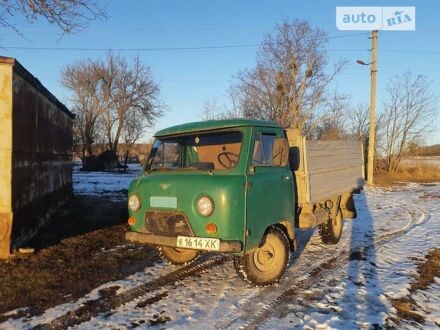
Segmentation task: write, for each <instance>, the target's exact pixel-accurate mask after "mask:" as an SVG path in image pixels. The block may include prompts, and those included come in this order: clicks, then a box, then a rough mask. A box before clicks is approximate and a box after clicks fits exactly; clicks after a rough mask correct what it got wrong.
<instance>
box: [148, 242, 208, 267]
mask: <svg viewBox="0 0 440 330" xmlns="http://www.w3.org/2000/svg"><path fill="white" fill-rule="evenodd" d="M156 250H157V252H158V254H159V256H160V258H161V259H162V260H163V261H165V262H166V263H169V264H173V265H184V264H188V263H190V262H193V261H194V260H196V259H197V258H198V257H199V255H200V252H199V251H198V250H191V249H180V248H173V247H168V246H156Z"/></svg>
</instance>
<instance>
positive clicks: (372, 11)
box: [336, 7, 416, 31]
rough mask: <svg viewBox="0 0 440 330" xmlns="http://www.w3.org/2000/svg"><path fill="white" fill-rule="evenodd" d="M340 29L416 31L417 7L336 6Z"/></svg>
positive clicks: (337, 24)
mask: <svg viewBox="0 0 440 330" xmlns="http://www.w3.org/2000/svg"><path fill="white" fill-rule="evenodd" d="M336 27H337V28H338V29H339V30H351V31H352V30H389V31H398V30H402V31H414V30H415V29H416V7H336Z"/></svg>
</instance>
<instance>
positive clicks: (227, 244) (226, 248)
mask: <svg viewBox="0 0 440 330" xmlns="http://www.w3.org/2000/svg"><path fill="white" fill-rule="evenodd" d="M125 239H126V240H127V241H131V242H138V243H145V244H153V245H161V246H169V247H176V237H173V236H163V235H156V234H145V233H138V232H133V231H129V232H127V233H126V234H125ZM242 247H243V245H242V243H241V241H223V240H220V250H219V252H231V253H233V252H241V251H242Z"/></svg>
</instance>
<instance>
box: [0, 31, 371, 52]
mask: <svg viewBox="0 0 440 330" xmlns="http://www.w3.org/2000/svg"><path fill="white" fill-rule="evenodd" d="M365 34H366V33H365V32H362V33H352V34H346V35H339V36H330V37H327V39H341V38H351V37H356V36H360V35H365ZM259 46H262V44H261V43H259V44H238V45H217V46H195V47H152V48H89V47H28V46H0V48H3V49H11V50H56V51H135V52H143V51H147V52H148V51H181V50H182V51H185V50H210V49H234V48H252V47H259ZM337 51H340V50H337Z"/></svg>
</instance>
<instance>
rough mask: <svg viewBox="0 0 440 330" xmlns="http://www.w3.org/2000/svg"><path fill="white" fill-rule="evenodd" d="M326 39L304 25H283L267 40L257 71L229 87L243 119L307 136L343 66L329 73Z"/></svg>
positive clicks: (249, 71)
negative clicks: (268, 122) (273, 124)
mask: <svg viewBox="0 0 440 330" xmlns="http://www.w3.org/2000/svg"><path fill="white" fill-rule="evenodd" d="M326 45H327V35H326V33H325V32H324V31H322V30H320V29H318V28H313V27H312V26H311V25H310V24H309V23H308V22H307V21H301V20H285V21H284V22H283V23H282V24H280V25H277V26H276V27H275V30H274V32H273V33H272V34H267V35H266V36H265V37H264V39H263V42H262V46H261V49H260V50H259V52H258V54H257V64H256V66H255V68H252V69H247V70H243V71H241V72H239V73H238V74H237V75H236V77H235V83H234V84H233V85H232V87H231V88H232V90H233V95H234V96H235V102H236V104H237V106H238V107H239V109H240V111H241V113H242V117H245V118H260V119H266V120H272V121H275V122H278V123H279V124H280V125H282V126H283V127H296V128H299V129H300V130H302V131H303V133H306V134H307V133H308V132H309V130H310V127H311V126H312V125H311V124H312V123H311V119H312V118H315V117H314V112H315V110H316V108H317V107H318V105H320V104H321V103H322V102H323V100H324V95H325V92H326V87H327V86H328V84H329V83H330V82H331V81H332V80H333V78H334V77H335V75H336V74H337V73H338V72H340V70H341V69H342V68H343V66H344V64H345V62H341V63H337V64H335V65H334V68H333V69H332V70H328V59H327V54H326V51H325V47H326Z"/></svg>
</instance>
